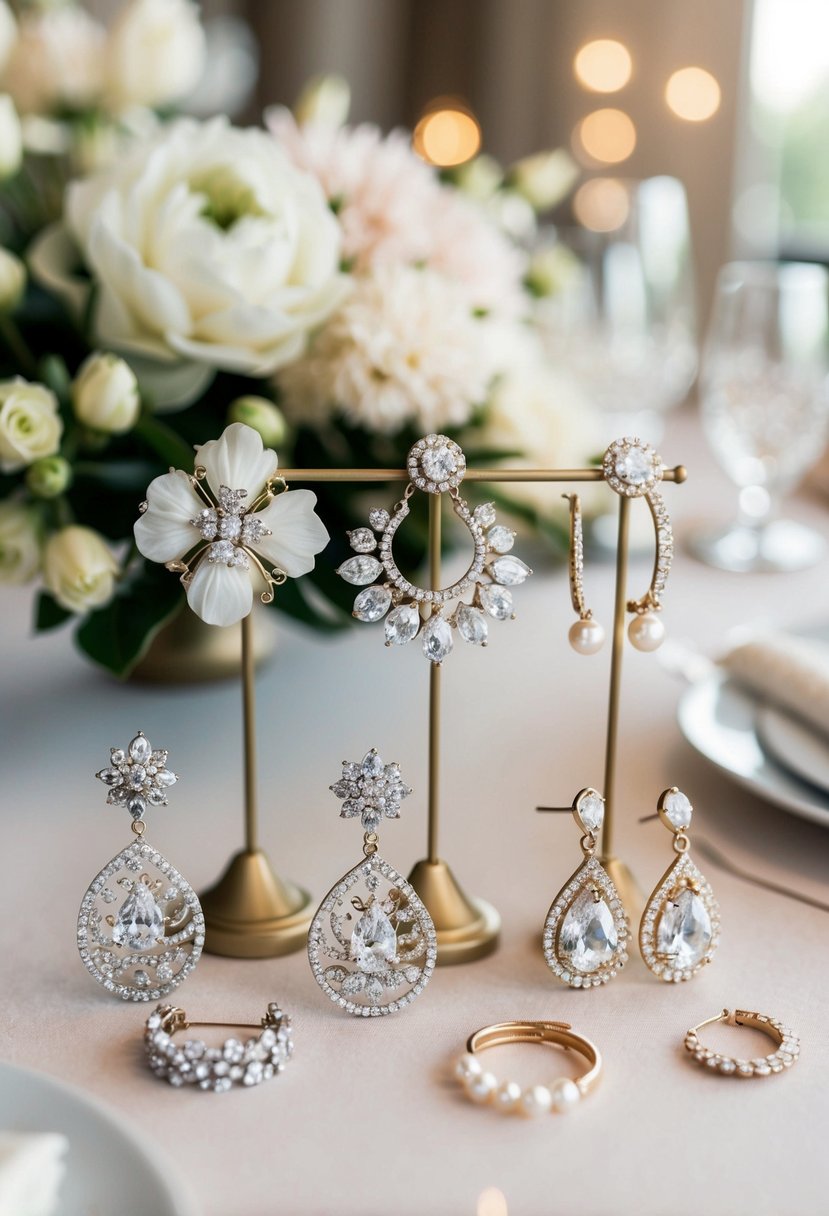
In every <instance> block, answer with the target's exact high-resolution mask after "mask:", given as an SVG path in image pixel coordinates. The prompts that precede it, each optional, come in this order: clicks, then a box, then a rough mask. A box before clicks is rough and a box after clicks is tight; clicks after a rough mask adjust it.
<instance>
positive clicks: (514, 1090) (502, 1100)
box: [494, 1081, 521, 1114]
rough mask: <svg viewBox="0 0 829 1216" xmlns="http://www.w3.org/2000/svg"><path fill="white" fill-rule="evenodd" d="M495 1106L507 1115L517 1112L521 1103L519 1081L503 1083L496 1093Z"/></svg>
mask: <svg viewBox="0 0 829 1216" xmlns="http://www.w3.org/2000/svg"><path fill="white" fill-rule="evenodd" d="M494 1101H495V1105H496V1106H497V1107H498V1109H499V1110H501V1111H503V1112H504V1113H505V1114H506V1113H507V1112H508V1111H511V1110H515V1108H516V1106H517V1105H518V1103H519V1102H520V1101H521V1086H520V1085H519V1084H518V1082H517V1081H502V1082H501V1084H500V1085H499V1086H498V1088H497V1089H496V1091H495V1098H494Z"/></svg>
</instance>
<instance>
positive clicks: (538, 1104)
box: [521, 1085, 553, 1119]
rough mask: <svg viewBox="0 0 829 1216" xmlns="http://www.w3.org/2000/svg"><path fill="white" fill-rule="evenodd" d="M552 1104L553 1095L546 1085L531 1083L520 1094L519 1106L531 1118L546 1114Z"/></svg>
mask: <svg viewBox="0 0 829 1216" xmlns="http://www.w3.org/2000/svg"><path fill="white" fill-rule="evenodd" d="M552 1105H553V1095H552V1094H551V1093H550V1091H549V1089H548V1088H547V1086H546V1085H533V1086H532V1087H531V1088H530V1089H525V1090H524V1092H523V1093H522V1095H521V1108H522V1110H523V1111H524V1114H525V1115H529V1116H530V1118H533V1119H535V1118H538V1117H539V1116H540V1115H546V1114H547V1112H548V1111H549V1109H550V1107H551V1106H552Z"/></svg>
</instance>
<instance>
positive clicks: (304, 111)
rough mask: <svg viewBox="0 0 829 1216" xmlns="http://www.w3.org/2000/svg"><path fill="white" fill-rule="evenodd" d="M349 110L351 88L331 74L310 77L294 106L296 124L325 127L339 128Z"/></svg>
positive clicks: (342, 79) (344, 80) (343, 78)
mask: <svg viewBox="0 0 829 1216" xmlns="http://www.w3.org/2000/svg"><path fill="white" fill-rule="evenodd" d="M350 108H351V87H350V85H349V83H348V81H347V80H346V79H345V77H344V76H338V75H336V73H333V72H332V73H331V74H329V75H327V76H312V77H311V79H310V80H309V81H308V83H307V84H306V85H305V87H304V88H303V90H302V92H301V93H300V95H299V97H298V98H297V100H296V105H295V106H294V114H295V116H296V120H297V122H298V123H301V124H304V123H308V122H315V123H319V124H320V125H321V126H325V127H341V126H342V125H343V123H344V122H345V121H346V119H347V118H348V111H349V110H350Z"/></svg>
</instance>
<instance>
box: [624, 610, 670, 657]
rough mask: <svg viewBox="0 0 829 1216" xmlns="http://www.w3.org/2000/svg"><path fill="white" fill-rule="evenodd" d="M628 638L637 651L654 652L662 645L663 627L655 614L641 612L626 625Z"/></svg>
mask: <svg viewBox="0 0 829 1216" xmlns="http://www.w3.org/2000/svg"><path fill="white" fill-rule="evenodd" d="M628 637H629V638H630V641H631V644H632V645H633V646H635V647H636V649H637V650H644V651H649V650H656V649H658V647H660V646H661V645H662V639H663V638H664V637H665V626H664V625H663V624H662V622H661V621H660V619H659V617H658V616H657V615H656V613H655V612H642V613H639V614H637V615H636V616H635V617H634V618H633V620H632V621H631V622H630V624H629V625H628Z"/></svg>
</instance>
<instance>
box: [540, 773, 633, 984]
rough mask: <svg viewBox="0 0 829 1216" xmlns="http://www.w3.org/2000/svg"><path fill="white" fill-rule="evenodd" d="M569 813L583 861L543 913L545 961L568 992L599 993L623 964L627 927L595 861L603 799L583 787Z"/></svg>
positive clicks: (615, 893) (609, 884)
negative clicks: (596, 990) (586, 990)
mask: <svg viewBox="0 0 829 1216" xmlns="http://www.w3.org/2000/svg"><path fill="white" fill-rule="evenodd" d="M539 809H540V810H545V809H558V808H544V807H540V808H539ZM562 809H563V808H562ZM572 811H573V818H574V819H575V821H576V824H577V826H578V827H579V829H580V831H581V832H582V833H583V835H582V838H581V851H582V853H583V854H584V861H583V863H582V864H581V865H580V866H579V868H578V869H577V870H576V871H575V873H574V874H572V875H571V876H570V878H569V879H568V881H567V882H566V883H565V884H564V886H563V887H562V889H561V890H560V891H559V893H558V895H557V896H556V897H555V899H554V900H553V902H552V905H551V907H550V911H549V912H548V913H547V919H546V920H545V922H544V933H543V938H542V941H543V948H544V957H545V959H546V960H547V966H548V967H549V968H550V970H551V971H552V972H553V974H554V975H557V976H558V978H559V979H560V980H561V981H562V983H565V984H569V985H570V987H571V988H591V987H592V988H598V987H599V985H600V984H605V983H607V981H608V980H610V979H612V978H613V977H614V976H615V975H616V974H617V973H618V971H619V970H620V968H621V967H623V966H624V964H625V963H626V962H627V958H628V955H627V941H628V937H629V936H630V926H629V924H628V919H627V916H626V915H625V910H624V908H623V907H622V901H621V899H620V898H619V893H618V891H617V890H616V887H615V886H614V884H613V880H612V879H611V877H610V875H609V874H608V873H607V871H606V870H605V868H604V867H603V866H602V864H601V862H599V861H598V860H597V858H596V857H595V856H594V854H595V852H596V846H597V840H598V836H597V833H598V832H599V831H600V830H601V826H602V823H603V822H604V798H602V796H601V794H599V793H598V792H597V791H596V790H594V789H591V788H590V787H589V786H588V788H587V789H583V790H580V791H579V793H578V794H577V795H576V797H575V799H574V800H573V807H572Z"/></svg>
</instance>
